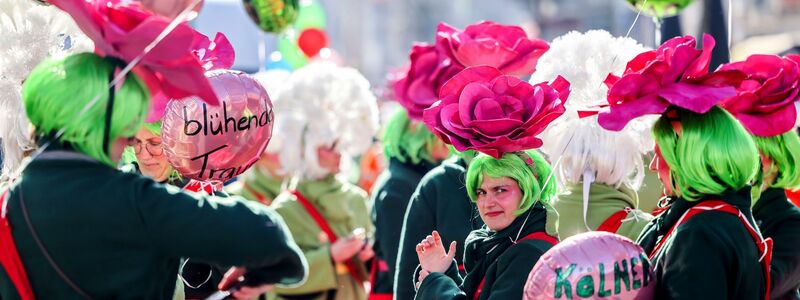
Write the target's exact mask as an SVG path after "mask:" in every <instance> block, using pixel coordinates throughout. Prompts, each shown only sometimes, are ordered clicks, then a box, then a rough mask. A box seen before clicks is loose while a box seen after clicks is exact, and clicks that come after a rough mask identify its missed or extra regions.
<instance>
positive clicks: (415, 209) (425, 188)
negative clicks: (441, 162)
mask: <svg viewBox="0 0 800 300" xmlns="http://www.w3.org/2000/svg"><path fill="white" fill-rule="evenodd" d="M429 175H430V174H429ZM426 177H427V176H426ZM435 195H436V185H435V181H431V182H428V181H425V180H424V179H423V181H422V183H420V185H419V186H418V187H417V190H416V191H415V192H414V194H413V195H412V196H411V201H410V202H409V203H408V208H407V209H406V213H405V217H404V221H403V228H402V230H401V232H400V246H399V248H398V252H397V263H396V264H395V275H394V282H395V288H394V298H395V299H397V300H401V299H413V298H414V295H415V294H416V292H415V289H414V278H413V277H414V269H415V268H416V267H417V265H418V264H419V259H418V258H417V252H416V250H415V247H416V246H417V244H418V243H419V242H420V241H422V239H424V238H425V237H427V236H428V235H429V234H431V232H433V230H434V229H436V217H435V215H434V214H433V211H434V207H435V205H431V204H430V203H429V201H435V198H436V197H435ZM448 279H449V278H448Z"/></svg>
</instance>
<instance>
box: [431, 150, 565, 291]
mask: <svg viewBox="0 0 800 300" xmlns="http://www.w3.org/2000/svg"><path fill="white" fill-rule="evenodd" d="M551 172H552V170H551V168H550V165H549V164H548V163H547V161H545V160H544V158H543V157H542V156H541V154H539V153H538V152H536V151H530V150H529V151H520V152H515V153H506V154H504V155H503V157H502V158H501V159H495V158H494V157H491V156H488V155H486V154H480V155H478V156H477V157H475V159H473V160H472V162H470V165H469V169H468V170H467V182H466V189H467V193H468V194H469V197H470V199H471V200H472V201H473V202H475V204H476V205H477V207H478V212H479V215H480V218H481V219H482V220H483V222H484V223H485V224H486V225H485V226H484V227H483V228H481V229H478V230H475V231H472V232H471V233H470V234H469V236H468V237H467V239H466V241H465V250H464V264H465V266H466V267H467V275H466V276H465V277H463V278H462V277H461V275H460V274H459V273H458V269H457V267H456V264H455V262H454V260H453V256H454V255H455V246H456V243H457V242H455V241H454V242H452V243H450V249H449V251H447V252H445V248H444V245H443V243H442V239H441V237H440V236H439V233H438V232H437V231H434V232H433V233H432V234H431V235H430V236H428V237H427V238H426V239H425V240H423V241H422V242H421V243H420V244H418V245H417V248H416V251H417V255H418V256H419V261H420V266H419V268H418V272H419V275H418V282H417V286H418V290H417V296H416V299H521V297H522V293H523V288H524V286H525V281H526V279H527V275H528V273H529V272H530V270H531V269H532V268H533V266H534V265H535V264H536V262H537V261H538V260H539V257H541V256H542V254H544V253H545V252H547V250H549V249H550V248H551V247H552V246H553V245H554V244H555V243H556V242H557V239H556V238H555V237H554V235H555V234H556V232H555V226H556V222H555V221H556V220H557V218H556V215H555V214H554V213H548V211H551V212H552V210H551V209H547V207H549V206H550V201H551V200H552V199H553V198H554V197H555V195H556V184H555V183H556V182H555V180H553V179H552V176H551Z"/></svg>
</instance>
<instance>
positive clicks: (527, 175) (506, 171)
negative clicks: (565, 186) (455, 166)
mask: <svg viewBox="0 0 800 300" xmlns="http://www.w3.org/2000/svg"><path fill="white" fill-rule="evenodd" d="M525 153H526V154H527V155H528V156H529V157H530V158H531V160H532V161H533V164H532V165H530V166H529V165H528V164H527V163H525V160H523V158H522V157H521V155H519V154H517V153H506V154H504V155H503V157H501V158H500V159H495V158H494V157H491V156H489V155H486V154H479V155H478V156H476V157H475V158H474V159H473V160H472V162H470V164H469V169H468V170H467V178H466V181H467V182H466V187H467V194H468V195H469V198H470V199H472V201H473V202H474V201H477V199H478V195H477V192H476V191H477V190H478V188H480V186H481V184H483V176H489V177H493V178H498V177H508V178H511V179H513V180H514V181H516V182H517V184H518V185H519V188H520V190H521V191H522V200H521V201H520V203H519V209H518V210H517V211H515V212H514V213H515V215H517V216H519V215H520V214H522V213H524V212H526V211H527V210H528V209H529V208H531V206H533V205H534V204H535V203H536V202H537V201H538V202H541V203H542V204H543V205H550V201H551V200H552V199H553V198H554V197H555V195H556V179H555V178H550V180H549V181H547V180H548V177H551V176H550V174H551V173H552V168H551V167H550V164H548V163H547V161H546V160H545V159H544V157H543V156H542V155H541V154H539V152H537V151H535V150H527V151H525ZM545 182H547V185H544V184H545ZM537 195H538V196H539V197H538V198H536V196H537Z"/></svg>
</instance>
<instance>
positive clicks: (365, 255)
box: [358, 245, 375, 261]
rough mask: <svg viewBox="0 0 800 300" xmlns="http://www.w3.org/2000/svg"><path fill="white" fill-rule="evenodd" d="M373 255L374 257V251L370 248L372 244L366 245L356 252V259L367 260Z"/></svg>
mask: <svg viewBox="0 0 800 300" xmlns="http://www.w3.org/2000/svg"><path fill="white" fill-rule="evenodd" d="M373 257H375V251H374V250H372V245H367V246H366V247H364V250H361V251H360V252H358V260H360V261H368V260H370V259H371V258H373Z"/></svg>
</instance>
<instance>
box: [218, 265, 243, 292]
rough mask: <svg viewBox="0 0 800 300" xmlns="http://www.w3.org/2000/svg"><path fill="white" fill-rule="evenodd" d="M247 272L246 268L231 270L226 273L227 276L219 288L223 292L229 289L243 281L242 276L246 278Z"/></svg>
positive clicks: (223, 278)
mask: <svg viewBox="0 0 800 300" xmlns="http://www.w3.org/2000/svg"><path fill="white" fill-rule="evenodd" d="M245 272H247V269H245V268H240V267H234V268H230V269H229V270H228V272H226V273H225V276H223V277H222V280H221V281H220V282H219V285H218V286H217V287H218V288H219V289H220V290H223V291H224V290H227V289H229V288H230V287H231V286H233V285H234V284H236V283H238V282H239V281H241V280H243V278H242V276H244V273H245Z"/></svg>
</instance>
